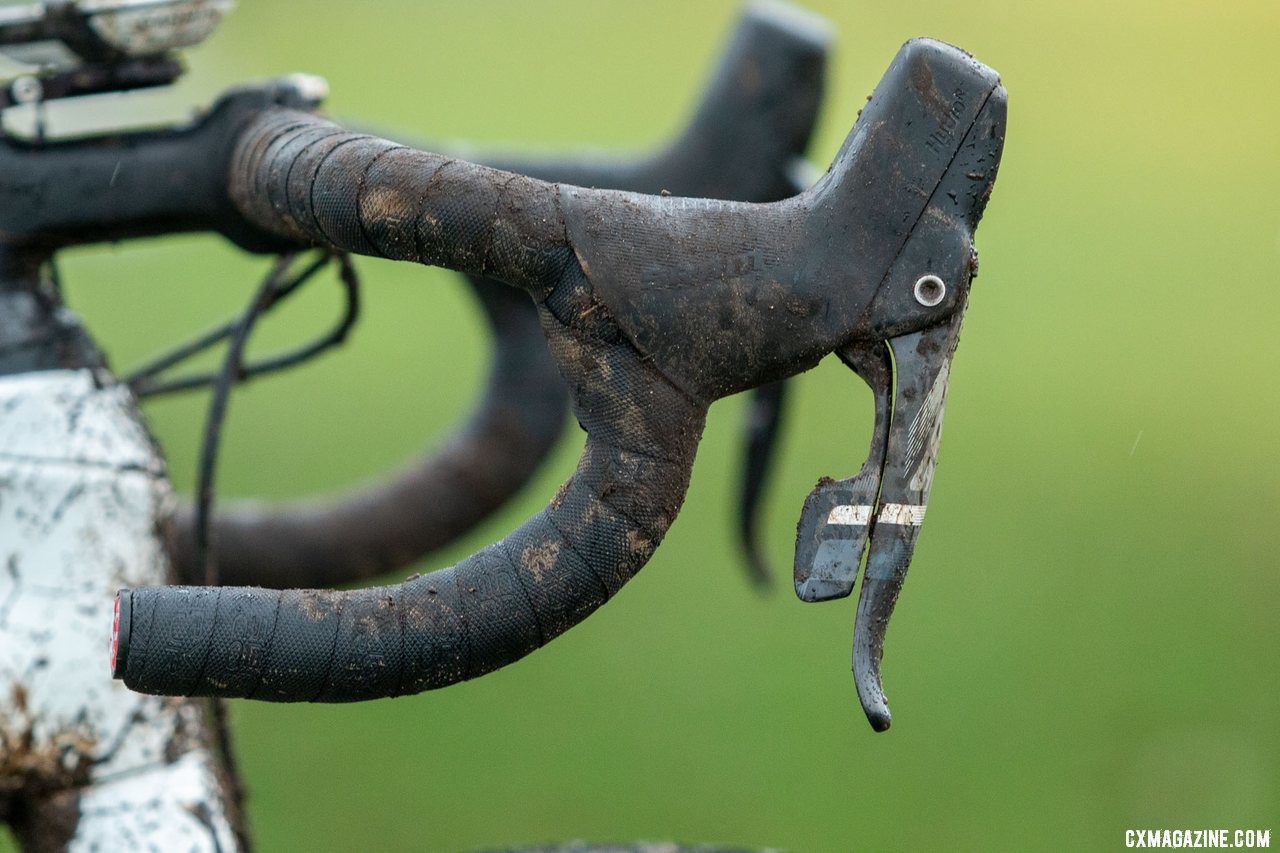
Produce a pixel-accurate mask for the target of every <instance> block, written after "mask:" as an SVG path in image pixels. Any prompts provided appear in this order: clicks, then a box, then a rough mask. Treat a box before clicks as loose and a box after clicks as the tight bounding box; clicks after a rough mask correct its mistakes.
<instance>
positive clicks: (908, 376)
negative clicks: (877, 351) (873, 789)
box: [853, 305, 964, 732]
mask: <svg viewBox="0 0 1280 853" xmlns="http://www.w3.org/2000/svg"><path fill="white" fill-rule="evenodd" d="M963 319H964V306H963V305H961V306H959V307H958V308H957V309H956V311H955V313H953V314H952V315H951V316H950V317H949V318H948V320H947V322H945V323H940V324H939V325H936V326H932V327H930V328H927V329H924V330H921V331H919V332H913V333H911V334H908V335H903V336H901V337H897V338H893V339H892V340H891V341H890V342H889V344H890V346H891V347H892V349H893V363H894V367H895V373H896V376H895V377H894V378H895V380H896V381H895V383H894V384H895V385H896V388H895V390H894V398H893V418H892V422H891V426H890V429H889V435H888V447H887V452H886V455H885V459H884V468H883V480H882V482H881V487H880V500H879V502H878V504H877V506H878V510H877V512H876V515H875V519H874V521H873V523H872V525H871V531H870V543H871V545H870V551H869V553H868V555H867V570H866V574H865V576H864V578H863V581H862V590H861V592H860V593H859V594H858V615H857V618H856V620H855V622H854V629H853V678H854V683H855V684H856V686H857V688H858V699H859V700H860V701H861V702H862V709H863V711H865V712H866V715H867V720H868V721H869V722H870V723H871V727H872V728H873V729H875V730H876V731H878V732H882V731H884V730H885V729H887V728H889V724H890V723H891V722H892V715H891V714H890V713H889V705H888V702H887V701H886V700H885V696H884V687H883V685H882V683H881V679H880V660H881V658H882V657H883V656H884V635H885V631H886V629H887V628H888V626H889V617H890V616H892V615H893V607H894V605H895V604H896V603H897V601H898V594H899V593H900V592H901V591H902V584H903V581H905V580H906V577H907V568H908V566H910V565H911V555H912V553H913V552H914V550H915V546H916V539H917V537H919V535H920V527H921V525H922V524H923V523H924V513H925V507H926V506H927V505H928V502H929V488H930V487H931V486H932V485H933V471H934V466H935V465H936V464H937V460H938V440H939V439H940V438H941V436H942V414H943V408H944V407H945V406H946V402H947V385H948V381H949V378H950V373H951V357H952V355H953V354H954V353H955V349H956V344H957V343H958V342H959V340H960V325H961V323H962V321H963ZM878 402H879V401H878V398H877V420H878V418H879V411H878Z"/></svg>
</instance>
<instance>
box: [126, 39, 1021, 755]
mask: <svg viewBox="0 0 1280 853" xmlns="http://www.w3.org/2000/svg"><path fill="white" fill-rule="evenodd" d="M1004 122H1005V94H1004V89H1003V87H1001V86H1000V83H999V78H998V77H997V75H996V74H995V72H993V71H992V70H991V69H989V68H987V67H986V66H984V65H982V64H981V63H979V62H977V61H976V60H974V59H973V58H972V57H970V56H968V55H967V54H965V53H963V52H962V51H960V50H957V49H956V48H953V47H950V46H948V45H944V44H941V43H939V42H933V41H929V40H924V39H919V40H915V41H912V42H908V43H907V44H906V45H905V46H904V47H903V48H902V50H901V51H899V53H898V55H897V57H895V59H894V61H893V63H892V64H891V65H890V67H889V69H888V71H887V72H886V74H885V76H884V78H883V79H882V80H881V82H880V84H879V85H878V86H877V87H876V89H875V91H874V92H873V94H872V96H871V99H870V100H869V101H868V103H867V104H866V107H865V108H864V109H863V111H862V113H861V115H860V117H859V118H858V120H857V122H856V124H855V125H854V128H853V130H852V131H851V133H850V135H849V137H848V139H847V140H846V142H845V144H844V146H842V148H841V149H840V151H839V153H838V154H837V155H836V159H835V161H834V163H833V164H832V166H831V168H830V169H829V170H828V171H827V173H826V174H825V175H823V176H822V178H820V179H819V180H818V181H817V182H816V183H815V184H814V185H813V186H812V187H810V188H809V189H807V190H806V191H805V192H803V193H800V194H798V195H795V196H793V197H791V198H787V199H785V200H782V201H778V202H774V203H771V204H757V205H747V204H741V203H735V202H717V201H710V200H705V199H685V198H677V197H665V196H645V195H638V194H633V193H625V192H618V191H608V190H593V189H585V188H581V187H575V186H572V185H565V184H551V183H544V182H541V181H537V180H533V179H530V178H527V177H523V176H518V175H514V174H512V173H508V172H502V171H499V170H495V169H492V168H488V167H484V166H479V165H476V164H472V163H467V162H464V161H460V160H457V159H453V158H449V157H446V156H442V155H439V154H432V153H429V152H424V151H418V150H415V149H412V148H408V147H405V146H403V145H399V144H396V143H393V142H389V141H386V140H382V139H377V138H375V137H371V136H365V135H360V134H353V133H350V132H347V131H344V130H343V129H342V128H340V127H338V126H337V125H334V124H333V123H331V122H328V121H326V120H324V119H321V118H318V117H315V116H313V115H309V114H307V113H305V112H301V111H297V110H290V109H275V110H271V109H268V110H263V111H262V112H261V114H259V115H258V116H257V117H256V118H254V119H253V120H252V121H251V122H249V123H248V124H247V126H246V127H245V129H244V131H243V132H242V133H241V134H240V135H239V137H238V138H237V139H236V140H235V143H234V146H233V149H232V154H231V164H232V167H231V198H232V200H233V202H234V204H235V206H236V208H237V210H238V211H239V212H240V214H241V215H243V217H244V218H245V219H246V220H247V221H248V222H249V223H252V225H253V226H255V227H256V228H258V229H261V230H263V231H266V232H271V233H274V234H275V235H277V236H278V237H280V238H283V239H284V240H286V241H288V242H291V243H294V244H303V245H322V246H329V247H332V248H335V249H340V250H344V251H349V252H354V253H359V254H368V255H375V256H380V257H387V258H393V259H398V260H408V261H415V262H418V263H425V264H431V265H438V266H445V267H449V268H452V269H457V270H460V271H463V272H467V273H470V274H478V275H485V276H488V277H491V278H494V279H497V280H500V281H504V282H506V283H507V284H509V285H512V286H514V287H516V288H518V289H521V290H524V291H525V292H526V293H527V294H528V295H529V296H530V297H531V298H532V300H533V301H534V303H535V304H536V305H537V307H538V312H539V316H540V319H541V323H542V327H543V330H544V332H545V333H546V335H547V338H548V341H549V343H550V348H551V352H552V354H553V356H554V357H555V360H556V362H557V364H558V365H559V367H560V370H561V371H562V373H563V375H564V376H565V378H566V380H567V381H568V383H569V387H570V396H571V399H572V402H573V407H574V411H575V414H576V415H577V417H578V420H579V422H580V423H581V424H582V426H583V427H584V428H585V429H586V431H587V435H588V438H587V446H586V449H585V451H584V453H583V456H582V458H581V460H580V462H579V465H578V469H577V471H576V472H575V474H574V475H573V476H572V477H571V478H570V480H569V481H568V483H567V484H566V488H565V490H564V492H563V496H562V499H561V500H560V502H559V503H558V504H552V505H549V506H547V507H546V508H545V509H544V510H542V512H540V513H538V514H537V515H535V516H534V517H533V518H531V519H530V520H529V521H527V522H526V523H525V524H524V525H523V526H521V527H520V528H518V529H517V530H516V531H514V532H513V533H512V534H510V535H509V536H508V537H506V538H505V539H503V540H501V541H499V542H498V543H495V544H494V545H492V546H489V547H488V548H485V549H482V550H481V551H479V552H477V553H476V554H474V555H472V556H471V557H468V558H467V559H465V560H463V561H462V562H460V563H459V564H458V565H456V566H453V567H449V568H446V569H441V570H439V571H437V572H433V573H431V574H429V575H425V576H423V577H421V578H418V579H415V580H411V581H408V582H406V583H404V584H400V585H396V586H389V587H375V588H370V589H365V590H352V591H342V592H338V591H323V592H310V593H302V592H299V591H294V590H286V591H276V590H264V589H258V588H249V587H223V588H219V589H202V588H193V587H161V588H155V587H152V588H136V589H132V590H127V591H125V592H123V593H122V594H121V599H120V601H121V609H122V612H128V613H129V625H130V630H129V633H128V635H127V636H126V635H124V634H123V633H122V635H121V636H120V638H119V648H120V654H119V656H118V658H117V660H116V671H117V674H118V675H119V676H120V677H122V678H124V679H125V682H126V683H127V684H128V685H129V686H131V687H133V688H134V689H137V690H141V691H144V692H151V693H161V694H179V695H216V696H244V697H250V698H256V699H265V700H270V701H354V700H361V699H369V698H376V697H379V696H394V695H401V694H405V693H413V692H418V691H421V690H426V689H431V688H435V687H440V686H444V685H446V684H450V683H454V682H456V681H459V680H463V679H467V678H472V677H475V676H476V675H480V674H483V673H485V672H489V671H492V670H493V669H496V668H498V667H500V666H503V665H505V664H507V663H510V662H511V661H513V660H516V659H518V658H519V657H522V656H523V655H525V654H527V653H529V652H530V651H533V650H534V649H536V648H537V647H539V646H541V645H543V644H544V643H546V642H548V641H549V640H550V639H552V638H554V637H555V636H558V635H559V634H560V633H562V632H563V631H564V630H567V628H569V627H570V626H572V625H574V624H576V623H577V622H578V621H581V619H583V618H585V616H586V615H587V614H589V613H590V612H591V611H593V610H594V609H595V608H596V607H598V606H599V605H600V604H602V603H603V602H604V601H605V600H607V599H608V598H609V597H610V596H612V595H613V594H614V593H615V592H616V591H617V589H618V588H619V587H620V586H621V585H622V584H623V583H624V582H625V581H626V580H627V579H628V578H630V577H631V576H632V575H633V574H634V573H635V572H636V571H638V570H639V569H640V568H641V566H643V564H644V562H645V561H647V559H648V558H649V556H650V555H651V553H652V551H653V549H654V548H656V547H657V546H658V544H659V543H660V542H661V539H662V537H663V535H664V534H665V533H666V530H667V528H668V527H669V526H670V524H671V522H672V521H673V520H674V518H675V516H676V514H677V512H678V510H679V507H680V505H681V503H682V501H683V499H684V494H685V490H686V488H687V486H688V478H689V474H690V471H691V468H692V463H693V457H694V452H695V450H696V447H697V443H698V440H699V438H700V436H701V431H702V427H703V423H704V418H705V414H706V409H707V406H709V405H710V403H711V402H712V401H714V400H716V399H718V398H720V397H723V396H726V395H728V394H732V393H735V392H738V391H742V390H746V389H749V388H754V387H757V386H760V385H764V384H767V383H770V382H774V381H776V380H779V379H783V378H785V377H787V376H791V375H794V374H795V373H798V372H800V371H803V370H806V369H808V368H810V367H812V366H813V365H814V364H816V363H817V362H818V360H820V359H821V358H822V357H823V356H825V355H826V354H828V353H832V352H835V353H837V354H838V355H839V356H840V357H841V358H842V359H843V360H845V361H846V362H847V363H849V364H850V366H851V367H852V368H853V369H854V371H855V372H857V373H859V375H861V376H863V378H864V379H866V380H868V381H870V382H871V383H872V385H873V388H874V390H875V392H876V394H877V395H879V396H883V397H885V398H886V399H891V400H892V401H893V405H892V407H891V408H890V407H888V406H884V407H883V408H882V407H881V406H880V405H878V407H877V409H878V411H883V412H889V413H891V417H889V418H888V419H887V423H886V424H884V426H883V427H882V428H881V429H880V430H879V432H880V433H881V434H882V435H883V444H882V445H880V446H879V447H876V448H873V449H872V454H871V461H870V463H869V464H870V466H871V467H870V468H868V469H867V470H868V471H869V472H870V476H871V477H872V478H873V479H878V487H877V488H872V487H871V486H869V485H868V486H867V487H866V488H865V494H860V495H859V494H852V493H850V494H844V493H842V492H840V490H839V489H838V488H835V487H833V486H831V485H830V484H828V485H826V486H822V487H820V488H819V491H820V492H825V493H826V494H822V495H820V496H819V498H817V499H812V498H811V500H810V501H809V502H807V503H806V509H805V512H804V516H803V518H802V522H801V530H800V534H801V535H800V547H799V550H798V554H800V553H806V552H807V551H806V549H807V548H808V545H807V544H806V536H807V537H808V538H809V540H812V541H816V542H818V546H819V547H817V548H816V549H812V552H813V556H812V559H810V560H809V561H808V563H807V565H801V566H799V569H800V571H799V572H798V574H797V576H798V579H799V580H800V581H801V583H800V584H799V589H800V590H801V592H802V594H807V595H809V597H812V598H815V599H818V598H824V597H837V596H838V595H840V594H847V592H848V591H847V589H846V588H845V587H847V586H850V587H851V583H850V582H849V581H850V575H851V569H852V571H855V572H856V567H857V565H858V564H859V562H860V557H861V554H860V551H861V550H862V549H863V548H864V547H865V549H866V552H867V570H866V577H865V579H864V582H863V586H862V590H861V592H860V595H859V604H858V612H857V617H856V623H855V643H854V675H855V682H856V685H857V688H858V694H859V697H860V699H861V702H862V705H863V708H864V710H865V711H866V713H867V716H868V719H869V721H870V722H871V724H872V726H873V727H874V728H876V729H878V730H882V729H884V728H887V727H888V725H889V723H890V719H891V718H890V715H889V711H888V705H887V703H886V701H885V699H884V694H883V690H882V689H881V686H880V675H879V662H880V657H881V655H882V653H883V642H884V635H885V629H886V626H887V623H888V619H889V616H890V614H891V612H892V609H893V605H894V603H895V602H896V600H897V597H898V594H899V592H900V590H901V587H902V583H903V580H904V578H905V574H906V570H907V566H908V565H909V563H910V559H911V554H912V551H913V549H914V545H915V541H916V537H917V535H918V533H919V530H920V525H921V524H922V523H923V518H924V510H925V506H926V505H927V501H928V493H929V488H930V486H931V484H932V478H933V467H934V462H935V460H936V453H937V443H938V440H939V437H940V432H941V422H942V411H943V405H944V403H945V397H946V389H947V385H948V380H949V369H950V362H951V357H952V354H953V352H954V350H955V345H956V342H957V341H958V337H959V330H960V323H961V319H962V317H963V313H964V309H965V307H966V305H967V300H968V290H969V284H970V280H971V277H972V272H973V269H974V256H975V249H974V244H973V232H974V229H975V228H976V226H977V223H978V220H979V218H980V217H981V215H982V210H983V208H984V206H985V204H986V201H987V198H988V196H989V194H990V190H991V185H992V184H993V182H994V180H995V174H996V168H997V166H998V163H999V157H1000V152H1001V148H1002V145H1003V137H1004ZM927 277H931V278H927ZM933 279H936V280H937V281H938V282H939V283H940V285H937V284H933V283H932V282H933ZM922 282H924V284H922ZM926 284H927V286H926ZM886 347H887V348H888V350H891V351H892V358H893V364H892V373H891V374H889V375H890V376H891V377H892V386H890V384H889V383H888V382H887V381H886V371H885V365H886V352H887V351H886V349H885V348H886ZM877 365H878V366H877ZM864 479H865V478H864ZM838 482H839V481H837V483H838ZM638 542H643V543H644V545H643V547H641V548H640V550H639V552H637V550H636V549H635V548H634V547H633V543H638ZM553 544H554V545H555V548H554V552H555V559H554V561H553V562H551V564H550V565H547V561H546V560H539V561H537V571H536V572H535V571H534V570H533V568H532V567H531V566H530V565H529V563H528V561H526V560H523V559H522V555H523V554H524V553H525V552H526V549H528V548H529V547H530V546H533V548H534V551H531V552H530V553H541V554H549V553H551V551H552V550H553V549H552V548H551V547H550V546H551V545H553ZM428 588H430V589H431V590H434V594H430V593H429V592H428ZM806 590H807V591H809V592H808V593H806ZM304 596H305V597H306V599H307V601H308V606H309V607H313V606H322V607H323V608H324V610H323V612H324V613H325V618H323V619H320V620H317V619H314V618H310V617H308V618H303V613H302V606H303V605H302V599H303V597H304ZM320 602H323V604H322V605H321V604H319V603H320ZM406 614H413V616H414V621H413V624H407V623H406V622H405V620H404V616H405V615H406ZM233 625H234V626H235V633H234V637H235V639H234V642H232V641H231V639H232V638H231V635H230V634H229V633H228V632H229V631H231V626H233ZM175 632H180V636H179V634H178V633H175ZM330 651H332V654H329V652H330Z"/></svg>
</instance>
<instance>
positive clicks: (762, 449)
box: [738, 380, 787, 590]
mask: <svg viewBox="0 0 1280 853" xmlns="http://www.w3.org/2000/svg"><path fill="white" fill-rule="evenodd" d="M786 400H787V383H786V381H785V380H778V381H777V382H770V383H768V384H767V385H761V386H760V387H758V388H753V389H752V390H751V393H750V396H749V398H748V403H747V423H746V428H745V429H744V432H745V434H746V443H745V446H744V447H743V450H744V451H745V453H744V459H743V466H742V488H741V491H740V492H739V497H738V538H739V541H740V542H741V544H742V550H743V553H744V554H745V555H746V558H747V559H746V563H745V566H746V571H747V577H748V578H750V580H751V582H752V583H754V584H755V586H756V588H758V589H761V590H764V589H768V588H769V587H771V586H773V572H772V571H771V570H770V569H769V561H768V559H767V558H766V557H765V555H764V550H763V549H762V548H761V547H760V530H759V525H758V521H759V516H760V501H761V499H762V497H763V496H764V488H765V485H766V483H767V482H768V481H769V477H770V475H771V474H772V469H773V461H774V459H775V458H776V456H777V454H776V452H775V451H776V450H777V446H778V436H779V434H780V433H781V429H782V423H783V412H784V411H785V409H786Z"/></svg>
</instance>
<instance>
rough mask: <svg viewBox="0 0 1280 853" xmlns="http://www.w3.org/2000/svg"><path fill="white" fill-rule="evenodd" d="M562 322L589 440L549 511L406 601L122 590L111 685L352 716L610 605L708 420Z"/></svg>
mask: <svg viewBox="0 0 1280 853" xmlns="http://www.w3.org/2000/svg"><path fill="white" fill-rule="evenodd" d="M578 275H579V276H580V273H579V274H578ZM573 289H580V288H571V290H573ZM553 303H554V300H553ZM555 308H556V306H555V305H554V304H552V305H550V306H549V307H544V308H543V309H542V313H543V316H544V322H546V323H548V324H549V325H552V326H555V327H556V328H557V329H558V331H557V332H556V333H555V334H554V335H553V336H552V346H553V349H554V350H555V352H556V355H557V356H558V360H559V362H560V363H561V364H564V365H566V366H567V368H566V369H567V372H568V376H567V378H568V379H569V380H570V383H571V385H572V386H573V387H574V388H575V389H576V394H575V398H576V404H577V405H576V408H577V410H578V413H579V417H580V418H582V420H583V425H584V426H585V427H586V429H587V432H588V439H587V445H586V449H585V450H584V451H583V455H582V458H581V460H580V461H579V464H578V468H577V471H576V472H575V473H574V475H573V476H572V477H571V478H570V479H569V481H568V482H567V483H566V484H565V486H564V487H563V488H562V489H561V490H560V492H559V494H557V495H556V497H555V498H554V499H553V500H552V501H551V503H550V504H549V505H548V506H547V507H546V508H545V509H544V510H542V511H541V512H540V513H538V514H537V515H535V516H534V517H533V518H531V519H530V520H529V521H527V522H525V523H524V524H523V525H522V526H521V527H519V528H518V529H516V530H515V531H514V532H513V533H512V534H511V535H509V536H507V537H506V538H505V539H503V540H502V541H500V542H498V543H496V544H494V545H491V546H489V547H487V548H484V549H483V550H481V551H479V552H477V553H476V554H474V555H472V556H470V557H468V558H467V559H465V560H463V561H462V562H461V563H459V564H457V565H456V566H452V567H450V568H446V569H441V570H439V571H435V572H431V573H430V574H427V575H422V576H419V577H415V578H412V579H410V580H407V581H405V582H404V583H402V584H399V585H396V586H389V587H374V588H369V589H362V590H353V591H342V592H338V591H332V590H285V591H276V590H265V589H259V588H245V587H219V588H206V587H151V588H141V589H135V590H132V591H128V590H126V591H124V592H122V593H121V598H120V606H121V618H120V625H121V629H120V634H119V636H118V638H117V640H118V642H117V653H116V657H115V661H114V674H115V675H116V676H117V677H122V678H123V679H124V681H125V683H126V684H127V685H128V686H129V687H131V688H132V689H134V690H138V691H141V692H146V693H158V694H165V695H215V696H233V697H245V698H254V699H263V700H269V701H278V702H288V701H315V702H344V701H358V700H362V699H373V698H379V697H385V696H398V695H403V694H409V693H419V692H421V691H424V690H429V689H433V688H437V687H443V686H446V685H448V684H452V683H455V682H457V681H462V680H465V679H468V678H474V677H476V676H479V675H482V674H484V673H486V672H490V671H492V670H494V669H497V668H499V667H501V666H504V665H506V664H508V663H511V662H512V661H515V660H517V659H518V658H520V657H523V656H524V655H526V654H528V653H529V652H531V651H533V650H534V649H536V648H538V647H539V646H541V645H543V644H545V643H547V642H549V641H550V640H551V639H553V638H554V637H556V636H558V635H560V634H561V633H563V632H564V631H566V630H567V629H569V628H570V627H572V626H573V625H575V624H577V623H578V622H580V621H582V619H584V618H586V616H587V615H588V614H590V613H591V612H592V611H594V610H595V609H596V608H597V607H599V606H600V605H601V604H603V603H604V602H605V601H606V600H608V598H609V597H611V596H612V595H613V594H614V593H615V592H617V590H618V589H619V588H620V587H621V586H622V585H623V584H624V583H626V581H627V580H628V579H630V578H631V577H632V575H634V574H635V573H636V572H637V571H638V570H639V569H640V568H641V567H642V566H643V565H644V564H645V562H646V561H647V560H648V559H649V556H650V555H651V554H652V553H653V551H654V549H655V548H656V547H657V546H658V543H659V542H661V540H662V537H663V536H664V535H665V533H666V531H667V528H668V527H669V526H670V525H671V522H672V521H673V520H674V519H675V516H676V513H677V512H678V511H679V508H680V506H681V503H682V502H683V500H684V495H685V491H686V489H687V487H688V483H689V473H690V470H691V468H692V465H693V457H694V452H695V450H696V448H697V444H698V439H699V438H700V436H701V432H702V427H703V422H704V417H705V413H706V407H705V405H703V404H701V403H698V402H696V401H693V400H691V399H690V398H688V397H687V396H686V395H684V394H683V393H681V392H680V391H678V390H677V389H676V388H674V387H673V386H672V385H671V384H670V383H669V382H667V381H666V380H665V379H664V378H663V377H662V376H661V374H659V373H658V371H657V370H656V369H655V368H654V367H653V366H652V365H650V364H648V363H646V362H644V361H643V360H642V359H640V358H639V357H637V355H636V353H635V351H634V350H633V349H632V348H631V346H630V344H628V343H627V342H626V341H624V340H621V339H620V338H618V337H617V336H616V335H607V336H604V337H605V339H602V337H601V336H597V335H595V334H582V333H581V332H580V331H579V330H578V329H572V328H569V327H566V326H562V325H560V321H559V320H556V319H555V317H554V314H553V312H554V311H555ZM599 319H601V320H605V318H599ZM605 322H607V320H605ZM607 338H613V341H612V342H609V341H608V340H607ZM604 377H608V379H607V381H605V378H604ZM637 400H644V401H645V405H643V406H641V405H637V403H636V401H637Z"/></svg>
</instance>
